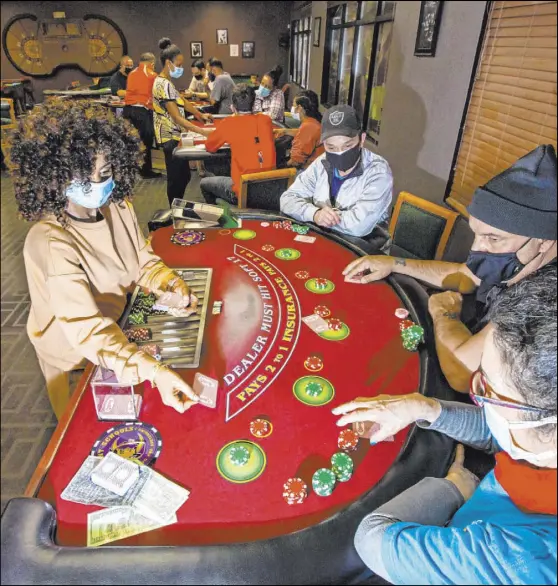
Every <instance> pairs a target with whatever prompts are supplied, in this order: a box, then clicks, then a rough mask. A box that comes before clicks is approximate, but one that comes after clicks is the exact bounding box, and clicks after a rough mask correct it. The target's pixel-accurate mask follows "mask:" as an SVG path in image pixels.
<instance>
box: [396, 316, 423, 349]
mask: <svg viewBox="0 0 558 586" xmlns="http://www.w3.org/2000/svg"><path fill="white" fill-rule="evenodd" d="M400 328H401V339H402V340H403V348H405V350H408V351H409V352H416V351H417V350H418V347H419V346H420V345H421V344H422V343H423V342H424V328H423V327H421V326H419V325H417V324H415V323H413V322H412V321H411V320H404V321H402V322H401V324H400Z"/></svg>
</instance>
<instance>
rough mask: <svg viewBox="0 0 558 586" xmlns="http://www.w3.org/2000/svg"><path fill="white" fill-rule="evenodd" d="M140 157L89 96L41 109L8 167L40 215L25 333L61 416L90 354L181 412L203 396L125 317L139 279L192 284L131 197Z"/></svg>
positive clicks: (31, 250)
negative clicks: (166, 256)
mask: <svg viewBox="0 0 558 586" xmlns="http://www.w3.org/2000/svg"><path fill="white" fill-rule="evenodd" d="M140 162H141V156H140V139H139V135H138V133H137V131H136V130H135V129H134V128H133V127H132V126H131V124H130V123H129V122H128V121H126V120H124V119H122V118H115V117H114V116H113V115H112V114H111V113H110V112H109V111H108V110H107V109H105V108H104V107H103V106H100V105H96V104H94V103H92V102H89V101H82V102H69V101H68V102H63V101H53V102H50V103H46V104H43V105H42V107H41V108H40V109H36V110H33V112H31V113H30V114H29V115H28V116H27V117H26V118H25V119H24V120H22V121H21V122H20V124H19V127H18V129H17V130H16V131H15V132H14V134H13V137H12V146H11V150H10V157H9V165H10V171H11V174H12V177H13V180H14V189H15V193H16V199H17V203H18V206H19V211H20V213H21V215H22V216H23V217H24V218H25V219H26V220H29V221H37V223H36V224H35V225H34V226H33V227H32V228H31V230H30V231H29V234H28V235H27V238H26V240H25V245H24V248H23V256H24V261H25V270H26V273H27V281H28V285H29V294H30V296H31V311H30V314H29V319H28V322H27V331H28V334H29V338H30V340H31V343H32V344H33V345H34V347H35V350H36V352H37V357H38V359H39V364H40V366H41V370H42V371H43V374H44V376H45V379H46V386H47V390H48V395H49V398H50V402H51V404H52V407H53V409H54V412H55V414H56V416H57V417H58V419H60V417H61V415H62V414H63V413H64V410H65V408H66V406H67V404H68V401H69V398H70V387H69V377H68V373H69V371H71V370H74V369H78V368H80V367H82V366H83V363H84V362H85V361H86V360H89V361H90V362H92V363H93V364H97V365H101V366H102V367H104V368H107V369H110V370H112V371H114V372H115V374H116V376H117V378H118V380H119V381H120V382H121V383H125V384H128V383H129V384H137V383H141V382H143V381H145V380H150V381H151V382H152V384H153V385H154V386H156V387H157V388H158V389H159V392H160V394H161V398H162V400H163V403H165V405H169V406H171V407H173V408H174V409H176V410H177V411H179V412H180V413H183V412H184V411H186V410H187V409H188V408H189V407H191V406H192V405H193V404H194V402H197V396H196V395H195V394H194V392H193V391H192V389H191V388H190V387H189V386H188V385H187V384H186V383H184V381H183V380H182V379H181V378H180V377H179V376H178V375H177V374H176V373H174V372H173V371H172V370H169V369H168V368H166V367H165V366H163V365H162V364H161V363H159V362H157V360H155V359H154V358H152V357H151V356H149V355H147V354H145V353H144V352H142V351H141V350H140V349H139V348H138V346H136V345H135V344H132V343H130V342H129V341H128V339H127V338H126V336H125V335H124V333H123V332H122V330H121V329H120V327H119V326H118V324H117V321H118V319H119V317H120V315H121V314H122V313H123V311H124V307H125V305H126V295H127V294H128V293H131V292H132V291H133V290H134V287H135V286H136V285H140V286H142V287H145V288H147V289H149V290H150V291H152V292H154V293H155V294H157V295H160V294H162V292H164V291H167V290H172V291H176V292H179V293H180V294H182V295H183V297H184V306H185V307H186V306H188V305H191V306H192V308H194V307H195V306H196V303H197V300H196V299H195V297H194V296H193V295H191V294H190V290H189V288H188V286H187V285H186V284H185V283H184V282H183V281H182V280H181V279H180V278H179V277H178V276H177V275H176V274H175V273H174V272H173V271H172V270H171V269H169V268H168V267H167V266H165V265H164V264H163V262H162V261H161V259H160V258H158V257H157V256H155V254H154V253H153V250H152V249H151V246H150V245H149V244H148V242H147V241H146V240H145V238H144V236H143V234H142V232H141V229H140V227H139V225H138V221H137V218H136V215H135V213H134V209H133V207H132V205H131V203H130V202H129V198H130V197H131V195H132V193H133V190H134V186H135V183H136V177H137V171H138V168H139V165H140Z"/></svg>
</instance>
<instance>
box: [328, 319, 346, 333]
mask: <svg viewBox="0 0 558 586" xmlns="http://www.w3.org/2000/svg"><path fill="white" fill-rule="evenodd" d="M327 325H328V327H329V329H330V330H332V331H333V332H339V331H340V330H342V329H343V322H342V321H341V320H340V319H337V318H335V317H332V318H331V319H330V320H328V322H327Z"/></svg>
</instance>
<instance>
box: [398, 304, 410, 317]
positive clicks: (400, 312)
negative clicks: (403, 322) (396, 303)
mask: <svg viewBox="0 0 558 586" xmlns="http://www.w3.org/2000/svg"><path fill="white" fill-rule="evenodd" d="M395 317H397V318H399V319H407V318H408V317H409V312H408V311H407V310H406V309H405V308H404V307H399V308H398V309H396V310H395Z"/></svg>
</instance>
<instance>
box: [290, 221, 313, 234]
mask: <svg viewBox="0 0 558 586" xmlns="http://www.w3.org/2000/svg"><path fill="white" fill-rule="evenodd" d="M292 231H293V232H295V233H296V234H301V235H303V236H305V235H306V234H308V232H310V228H309V227H308V226H302V225H301V224H293V227H292Z"/></svg>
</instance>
